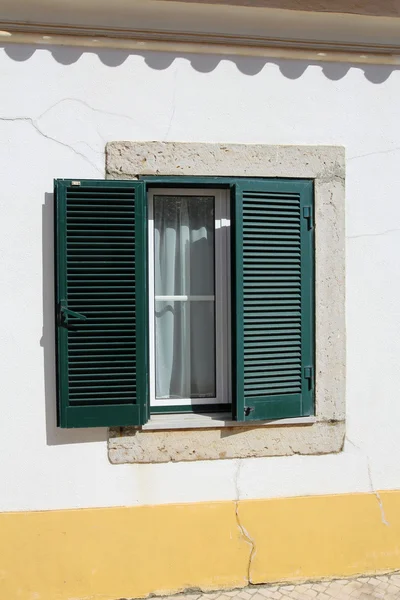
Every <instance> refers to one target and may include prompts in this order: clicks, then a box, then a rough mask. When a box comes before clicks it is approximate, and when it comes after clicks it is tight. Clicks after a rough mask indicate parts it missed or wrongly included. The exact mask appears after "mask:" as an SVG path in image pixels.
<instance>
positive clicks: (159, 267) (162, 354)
mask: <svg viewBox="0 0 400 600" xmlns="http://www.w3.org/2000/svg"><path fill="white" fill-rule="evenodd" d="M154 274H155V282H154V283H155V329H156V340H155V341H156V397H157V398H202V397H203V398H204V397H214V396H215V392H216V390H215V301H214V198H213V197H208V196H207V197H206V196H154ZM165 296H170V297H171V296H173V298H168V299H166V298H165ZM160 297H161V298H160ZM163 297H164V298H163ZM199 297H201V298H199Z"/></svg>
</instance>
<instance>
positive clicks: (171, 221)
mask: <svg viewBox="0 0 400 600" xmlns="http://www.w3.org/2000/svg"><path fill="white" fill-rule="evenodd" d="M214 220H215V217H214V197H213V196H165V195H155V196H154V261H155V262H154V278H155V282H154V283H155V295H156V296H177V295H201V296H207V295H214Z"/></svg>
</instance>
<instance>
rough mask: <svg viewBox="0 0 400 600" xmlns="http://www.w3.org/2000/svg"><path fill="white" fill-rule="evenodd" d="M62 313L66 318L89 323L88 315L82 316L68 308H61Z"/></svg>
mask: <svg viewBox="0 0 400 600" xmlns="http://www.w3.org/2000/svg"><path fill="white" fill-rule="evenodd" d="M61 313H62V314H63V315H65V316H66V317H74V318H75V319H80V320H81V321H87V317H86V315H82V313H78V312H75V311H74V310H70V309H69V308H67V307H66V306H61Z"/></svg>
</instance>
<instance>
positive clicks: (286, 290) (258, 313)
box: [235, 180, 313, 420]
mask: <svg viewBox="0 0 400 600" xmlns="http://www.w3.org/2000/svg"><path fill="white" fill-rule="evenodd" d="M312 201H313V198H312V184H311V182H304V181H295V180H293V181H288V180H285V181H281V182H280V181H279V180H274V181H273V180H264V181H259V182H254V180H253V181H251V182H248V183H246V182H242V183H241V184H240V185H238V187H237V192H236V206H235V249H236V262H237V270H236V295H237V299H236V332H235V335H236V363H237V364H236V370H235V371H236V402H237V414H236V416H237V418H238V419H239V420H254V419H275V418H284V417H297V416H304V415H306V414H311V411H312V390H311V389H310V387H309V383H310V382H309V380H307V379H305V375H304V373H305V366H311V367H312V366H313V347H312V336H313V324H312V315H311V311H312V289H313V264H312V251H313V249H312V241H313V240H312V232H311V231H308V227H307V221H306V219H304V218H303V213H302V211H303V206H304V205H305V204H307V205H311V206H312Z"/></svg>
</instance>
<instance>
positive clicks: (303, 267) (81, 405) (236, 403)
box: [55, 177, 314, 427]
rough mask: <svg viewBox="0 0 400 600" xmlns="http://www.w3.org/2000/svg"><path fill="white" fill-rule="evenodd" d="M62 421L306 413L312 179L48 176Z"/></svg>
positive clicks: (309, 398) (310, 386) (310, 405)
mask: <svg viewBox="0 0 400 600" xmlns="http://www.w3.org/2000/svg"><path fill="white" fill-rule="evenodd" d="M55 199H56V241H57V244H56V251H57V255H56V306H57V312H56V326H57V327H56V329H57V379H58V421H59V425H60V426H61V427H90V426H116V425H120V426H124V425H136V426H140V425H143V424H144V423H146V421H147V420H148V419H149V417H150V415H151V414H152V413H171V412H200V413H202V412H204V413H210V412H213V411H217V412H224V413H226V412H227V411H228V410H229V411H231V413H232V418H234V419H236V420H238V421H257V420H258V421H260V420H266V419H279V418H287V417H300V416H308V415H311V414H313V411H314V400H313V398H314V379H313V372H314V236H313V183H312V181H310V180H290V179H286V180H283V179H261V178H260V179H240V178H237V179H229V178H209V179H208V178H179V177H175V178H168V177H166V178H162V177H160V178H157V177H153V178H152V177H148V178H143V179H142V180H139V181H91V180H83V181H80V180H57V181H56V182H55Z"/></svg>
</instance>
